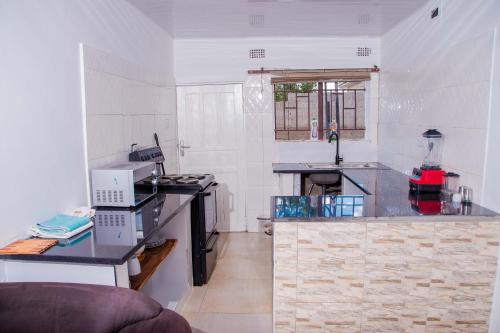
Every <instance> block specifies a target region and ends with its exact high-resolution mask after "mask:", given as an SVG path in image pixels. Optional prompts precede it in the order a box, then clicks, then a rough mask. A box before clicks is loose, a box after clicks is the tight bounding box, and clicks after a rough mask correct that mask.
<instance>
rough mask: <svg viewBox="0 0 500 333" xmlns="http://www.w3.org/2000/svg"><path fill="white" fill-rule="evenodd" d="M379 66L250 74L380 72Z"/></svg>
mask: <svg viewBox="0 0 500 333" xmlns="http://www.w3.org/2000/svg"><path fill="white" fill-rule="evenodd" d="M379 71H380V68H379V67H378V66H373V67H372V68H331V69H327V68H324V69H264V68H261V69H250V70H248V74H276V75H280V74H281V75H286V74H287V73H334V72H335V73H339V72H363V73H365V72H379Z"/></svg>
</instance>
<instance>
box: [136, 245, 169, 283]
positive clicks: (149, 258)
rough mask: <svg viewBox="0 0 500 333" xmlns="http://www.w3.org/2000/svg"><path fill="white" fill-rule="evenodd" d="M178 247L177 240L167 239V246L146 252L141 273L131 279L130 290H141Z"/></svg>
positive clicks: (141, 261)
mask: <svg viewBox="0 0 500 333" xmlns="http://www.w3.org/2000/svg"><path fill="white" fill-rule="evenodd" d="M176 246H177V240H176V239H167V241H166V242H165V244H163V245H161V246H158V247H155V248H152V249H146V250H145V251H144V254H145V255H144V258H143V259H142V260H140V263H141V273H140V274H138V275H136V276H131V277H130V289H133V290H141V289H142V287H144V285H145V284H146V282H148V280H149V279H150V278H151V276H152V275H153V274H154V272H156V270H157V269H158V267H159V266H160V264H161V263H162V262H163V261H164V260H165V259H166V258H167V257H168V256H169V254H170V253H172V251H173V250H174V249H175V247H176Z"/></svg>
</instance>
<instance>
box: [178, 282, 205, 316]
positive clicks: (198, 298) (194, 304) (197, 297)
mask: <svg viewBox="0 0 500 333" xmlns="http://www.w3.org/2000/svg"><path fill="white" fill-rule="evenodd" d="M206 293H207V285H204V286H201V287H193V290H192V291H191V295H190V296H189V298H188V300H187V302H186V304H185V305H184V309H183V311H184V312H199V311H200V308H201V303H202V302H203V300H204V299H205V294H206Z"/></svg>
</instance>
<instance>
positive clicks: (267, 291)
mask: <svg viewBox="0 0 500 333" xmlns="http://www.w3.org/2000/svg"><path fill="white" fill-rule="evenodd" d="M200 311H201V312H215V313H271V311H272V279H254V280H243V279H219V280H212V281H210V283H209V285H208V288H207V293H206V295H205V299H204V300H203V303H202V305H201V309H200Z"/></svg>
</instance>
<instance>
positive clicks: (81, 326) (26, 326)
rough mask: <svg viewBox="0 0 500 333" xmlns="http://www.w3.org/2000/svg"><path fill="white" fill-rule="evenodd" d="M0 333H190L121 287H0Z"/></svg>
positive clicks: (153, 303) (170, 315) (185, 326)
mask: <svg viewBox="0 0 500 333" xmlns="http://www.w3.org/2000/svg"><path fill="white" fill-rule="evenodd" d="M0 331H1V332H30V333H37V332H44V333H46V332H61V333H63V332H64V333H67V332H72V333H79V332H85V333H91V332H92V333H94V332H95V333H111V332H119V333H132V332H141V333H145V332H151V333H157V332H158V333H160V332H161V333H191V328H190V326H189V324H188V323H187V321H186V320H185V319H184V318H183V317H182V316H180V315H179V314H177V313H175V312H173V311H170V310H166V309H163V307H162V306H161V305H160V304H159V303H158V302H156V301H154V300H152V299H151V298H149V297H147V296H145V295H143V294H141V293H139V292H136V291H133V290H129V289H124V288H116V287H108V286H98V285H87V284H76V283H43V282H36V283H0Z"/></svg>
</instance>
